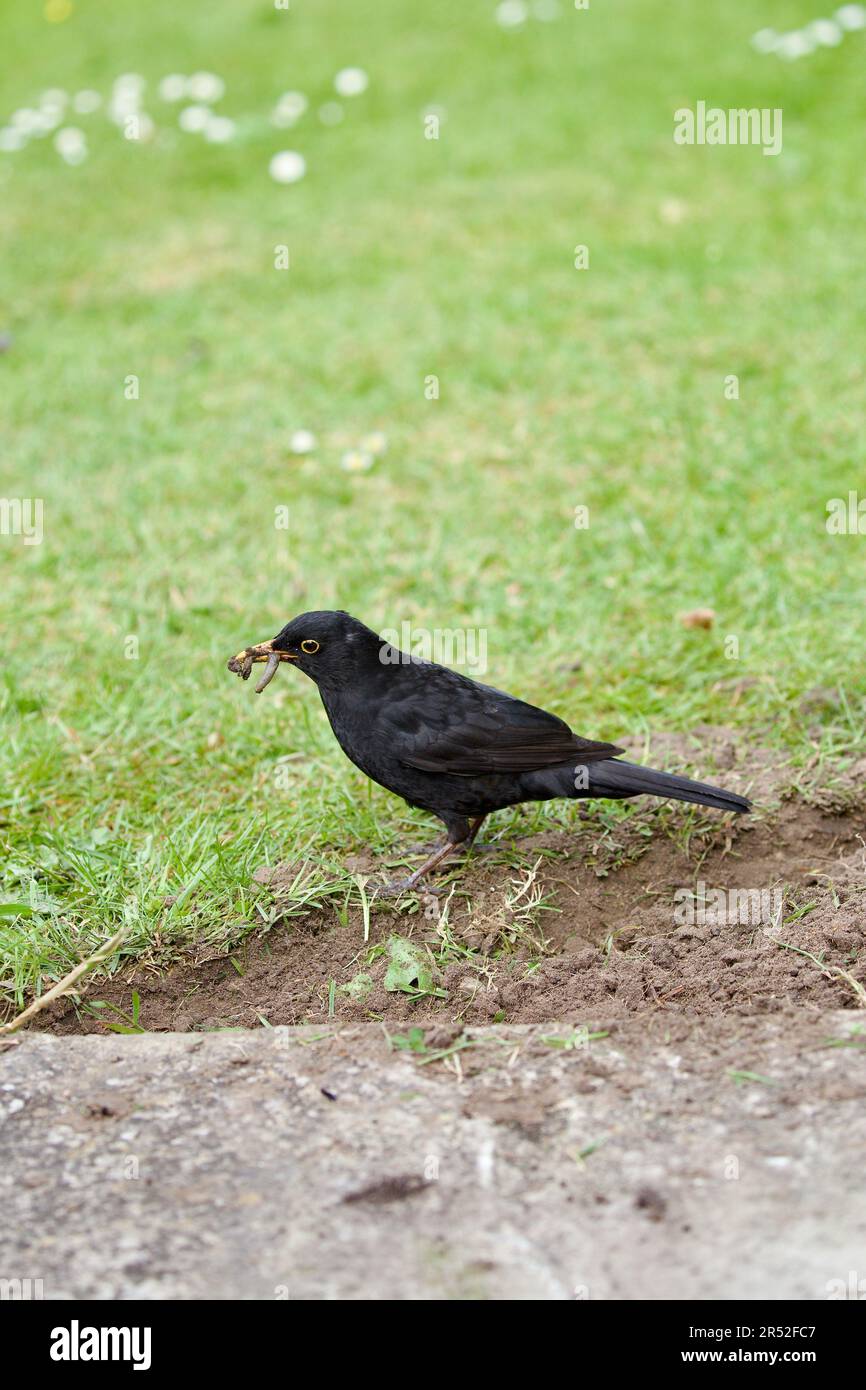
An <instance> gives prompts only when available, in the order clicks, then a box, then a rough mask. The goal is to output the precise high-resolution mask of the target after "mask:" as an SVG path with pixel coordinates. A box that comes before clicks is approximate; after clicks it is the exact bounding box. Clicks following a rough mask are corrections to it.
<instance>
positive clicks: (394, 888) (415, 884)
mask: <svg viewBox="0 0 866 1390" xmlns="http://www.w3.org/2000/svg"><path fill="white" fill-rule="evenodd" d="M370 887H371V888H372V889H373V894H374V896H375V897H377V898H402V896H403V894H404V893H433V894H434V895H436V894H438V893H439V891H440V890H439V889H438V888H431V887H429V886H428V885H427V884H426V883H425V882H424V880H423V879H421V878H416V876H415V875H414V874H410V876H409V877H408V878H402V879H394V880H393V881H392V882H391V883H376V884H371V885H370Z"/></svg>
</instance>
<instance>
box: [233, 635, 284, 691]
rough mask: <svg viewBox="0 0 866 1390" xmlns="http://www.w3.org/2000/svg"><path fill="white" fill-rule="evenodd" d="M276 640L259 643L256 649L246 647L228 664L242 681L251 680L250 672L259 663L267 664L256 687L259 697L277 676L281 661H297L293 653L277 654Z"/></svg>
mask: <svg viewBox="0 0 866 1390" xmlns="http://www.w3.org/2000/svg"><path fill="white" fill-rule="evenodd" d="M275 640H276V639H275V638H273V637H272V638H271V640H270V642H259V643H258V644H257V645H256V646H254V647H244V650H243V651H242V652H238V654H237V656H233V657H232V659H231V661H229V662H228V668H229V670H230V671H233V672H234V673H235V675H237V676H240V677H241V679H242V680H249V677H250V672H251V671H252V669H253V666H254V665H255V663H256V662H257V661H264V662H265V663H266V665H265V669H264V671H263V673H262V678H261V680H260V681H259V683H258V685H257V686H256V694H257V695H261V693H262V691H263V690H264V688H265V686H266V685H270V683H271V681H272V680H273V678H274V676H275V675H276V674H277V667H278V666H279V664H280V662H281V661H294V660H296V658H295V657H294V656H293V655H292V653H291V652H275V651H274V642H275Z"/></svg>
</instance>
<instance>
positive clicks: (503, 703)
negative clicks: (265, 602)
mask: <svg viewBox="0 0 866 1390" xmlns="http://www.w3.org/2000/svg"><path fill="white" fill-rule="evenodd" d="M283 661H290V662H292V663H293V664H294V665H295V666H298V667H299V668H300V669H301V670H302V671H303V672H304V674H305V675H307V676H309V677H310V679H311V680H313V681H315V683H316V685H317V686H318V687H319V694H320V695H321V697H322V704H323V705H324V706H325V712H326V713H327V716H328V719H329V720H330V723H331V728H332V729H333V731H334V733H335V735H336V737H337V741H338V743H339V744H340V747H341V748H342V749H343V752H344V753H345V754H346V756H347V757H349V758H351V760H352V762H353V763H354V764H355V766H356V767H359V768H360V769H361V771H362V772H364V773H366V774H367V776H368V777H371V778H372V779H373V781H374V782H378V783H379V785H380V786H383V787H386V788H387V789H388V791H392V792H395V793H396V794H397V795H398V796H402V797H403V799H404V801H407V802H408V803H409V805H410V806H418V807H420V808H421V809H422V810H425V811H432V813H433V814H434V815H435V816H438V817H439V819H440V820H441V821H443V822H444V825H445V829H446V831H447V838H446V840H445V843H444V844H443V845H441V846H440V847H438V848H436V849H435V851H434V852H433V853H432V854H431V855H430V857H429V858H428V859H427V860H425V862H424V863H423V864H422V865H421V866H420V868H418V869H416V870H415V872H414V873H413V874H411V875H410V877H409V878H407V879H406V880H405V881H404V882H402V883H398V884H393V885H388V888H391V889H392V890H395V891H405V890H409V889H412V888H414V887H416V885H417V884H419V883H420V882H421V880H422V879H423V878H424V877H425V875H427V874H428V873H430V871H431V870H432V869H434V868H435V867H436V865H437V864H440V863H441V862H442V860H444V859H446V858H447V857H448V856H449V855H451V854H453V852H454V851H455V850H457V849H460V848H463V849H468V848H469V846H470V845H471V844H472V842H473V840H474V839H475V837H476V835H477V834H478V831H479V829H480V827H481V823H482V821H483V820H484V818H485V816H488V815H489V814H490V813H491V811H499V810H501V809H502V807H503V806H516V805H517V804H518V803H519V802H521V801H550V800H551V799H552V798H554V797H559V796H565V797H610V798H613V799H616V800H621V799H622V798H624V797H631V796H640V795H641V794H643V793H646V794H648V795H650V796H660V797H670V798H672V799H673V800H675V801H693V802H696V803H697V804H698V805H699V806H715V807H718V809H719V810H722V811H737V812H743V811H748V810H750V809H751V808H750V805H749V802H748V801H746V800H745V799H744V798H743V797H742V796H736V795H735V794H734V793H733V792H726V791H722V790H721V788H719V787H712V786H709V785H707V784H705V783H703V782H693V781H691V780H690V779H689V778H688V777H676V776H673V775H672V774H671V773H668V772H656V771H655V770H654V769H653V768H649V767H641V766H639V765H638V764H636V763H630V762H626V761H625V760H624V759H621V758H620V757H619V756H618V755H619V754H620V753H622V752H623V751H624V750H623V749H622V748H617V747H616V746H615V745H614V744H612V743H597V742H594V741H593V740H591V739H586V738H581V737H580V736H579V735H578V734H575V733H572V731H571V729H570V728H569V727H568V725H567V724H566V723H565V722H564V721H563V720H562V719H559V718H558V717H557V716H556V715H555V714H548V713H547V711H546V710H543V709H538V708H537V707H536V706H535V705H529V704H526V703H525V702H524V701H523V700H517V699H515V698H514V696H513V695H506V694H505V693H504V692H503V691H501V690H495V689H494V688H493V687H492V686H489V685H481V684H480V683H479V682H478V681H474V680H470V679H469V678H468V677H467V676H463V675H460V674H459V673H458V672H456V671H451V670H449V669H448V667H445V666H439V665H437V664H436V663H435V662H432V661H422V660H421V659H420V658H418V657H415V656H410V655H409V654H408V653H406V652H402V651H400V650H399V648H397V647H394V646H392V645H391V644H390V643H389V642H386V641H384V640H383V639H382V638H381V637H378V636H377V635H376V633H375V632H373V631H371V629H370V628H368V627H365V626H364V624H363V623H361V622H359V621H358V619H357V618H353V617H351V616H350V614H348V613H343V612H327V611H325V612H319V613H302V614H301V615H300V616H299V617H297V618H293V619H292V621H291V622H290V623H287V624H286V626H285V627H284V628H283V629H282V631H281V632H279V633H278V634H277V636H276V637H273V638H272V639H271V640H270V641H269V642H261V643H259V644H258V645H256V646H252V647H247V648H246V649H245V650H244V651H242V652H239V653H238V655H237V656H236V657H233V658H232V660H231V661H230V662H229V663H228V667H229V670H230V671H234V672H236V673H237V674H238V675H241V676H243V678H244V680H246V679H247V678H248V676H249V675H250V672H251V670H252V667H253V665H255V664H256V663H261V662H264V663H265V672H264V675H263V676H262V678H261V680H260V681H259V683H258V685H257V686H256V690H257V691H258V692H261V691H262V690H264V688H265V686H266V685H268V684H269V683H270V681H271V680H272V678H273V676H274V675H275V673H276V671H277V669H278V667H279V665H280V663H281V662H283Z"/></svg>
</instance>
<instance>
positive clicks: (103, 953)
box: [0, 924, 129, 1037]
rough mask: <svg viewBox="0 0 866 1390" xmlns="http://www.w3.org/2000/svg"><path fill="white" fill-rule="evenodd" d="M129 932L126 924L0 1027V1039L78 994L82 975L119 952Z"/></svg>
mask: <svg viewBox="0 0 866 1390" xmlns="http://www.w3.org/2000/svg"><path fill="white" fill-rule="evenodd" d="M128 930H129V927H128V925H126V924H124V926H122V927H121V928H120V930H119V931H116V932H115V933H114V936H110V937H109V938H108V940H107V941H105V942H103V944H102V945H101V946H100V947H99V950H97V951H94V952H93V954H92V955H90V956H88V957H87V958H86V960H82V961H80V962H79V963H78V965H76V966H74V968H73V969H72V970H70V971H69V973H68V974H67V975H64V976H63V979H62V980H58V981H57V984H56V985H52V987H51V989H49V990H48V991H47V992H46V993H45V994H41V995H40V996H39V998H38V999H34V1001H33V1003H32V1004H29V1005H28V1006H27V1008H26V1009H25V1010H24V1011H23V1013H20V1014H19V1015H18V1017H17V1018H13V1019H12V1020H11V1021H10V1022H9V1023H4V1024H3V1025H2V1026H0V1037H3V1035H4V1034H7V1033H15V1032H17V1031H18V1029H19V1028H23V1026H24V1024H25V1023H29V1021H30V1019H31V1018H35V1017H36V1015H37V1014H38V1013H41V1012H42V1010H43V1009H46V1008H47V1007H48V1005H49V1004H53V1003H54V1001H55V1000H56V999H62V998H63V996H64V995H66V994H72V993H73V992H76V991H74V989H73V986H74V985H75V984H76V983H77V982H78V981H79V980H80V979H81V977H82V975H86V974H87V972H88V970H92V969H93V967H94V966H95V965H99V964H100V962H101V961H104V960H107V959H108V957H109V956H110V955H112V954H113V953H114V952H115V951H116V950H117V948H118V946H119V945H120V943H121V942H122V940H123V938H124V937H125V936H126V933H127V932H128Z"/></svg>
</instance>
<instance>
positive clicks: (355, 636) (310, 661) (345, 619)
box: [228, 609, 387, 694]
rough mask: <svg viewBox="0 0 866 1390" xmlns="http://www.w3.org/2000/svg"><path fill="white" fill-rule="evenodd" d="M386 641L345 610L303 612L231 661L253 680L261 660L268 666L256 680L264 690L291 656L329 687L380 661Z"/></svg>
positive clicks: (294, 662) (346, 681)
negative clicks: (281, 665) (254, 670)
mask: <svg viewBox="0 0 866 1390" xmlns="http://www.w3.org/2000/svg"><path fill="white" fill-rule="evenodd" d="M383 645H387V644H383V642H382V638H381V637H378V636H377V635H376V633H375V632H372V631H371V630H370V628H368V627H365V626H364V624H363V623H361V622H359V621H358V619H357V618H353V617H352V616H351V614H349V613H343V612H341V611H337V612H332V611H329V610H327V609H326V610H324V611H322V612H318V613H301V614H300V615H299V616H298V617H297V618H292V620H291V622H288V623H286V625H285V627H284V628H283V629H282V630H281V631H280V632H278V633H277V635H276V637H272V638H271V640H270V641H269V642H259V643H258V644H257V645H256V646H252V647H246V648H245V649H244V650H243V651H242V652H238V654H237V656H233V657H232V659H231V661H230V662H229V663H228V668H229V670H230V671H234V672H235V673H236V674H237V675H239V676H242V677H243V679H244V680H247V678H248V677H249V674H250V672H251V670H252V668H253V666H254V665H255V664H256V663H259V662H264V663H265V670H264V673H263V675H262V678H261V680H260V681H259V683H258V685H257V686H256V693H257V694H261V692H262V691H263V690H264V688H265V686H266V685H269V684H270V682H271V681H272V680H273V678H274V676H275V675H276V672H277V668H278V667H279V664H280V662H281V661H290V662H291V663H292V665H293V666H297V667H299V668H300V670H302V671H303V672H304V674H305V675H308V676H309V677H310V679H311V680H314V681H315V682H316V684H317V685H319V686H322V687H323V688H324V689H328V688H331V689H338V688H339V687H340V686H342V685H347V684H350V683H351V681H352V679H353V677H354V676H356V675H357V673H358V672H359V670H360V669H361V668H363V667H365V666H368V665H369V666H371V667H372V666H375V665H376V664H378V662H379V657H380V652H381V650H382V647H383Z"/></svg>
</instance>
